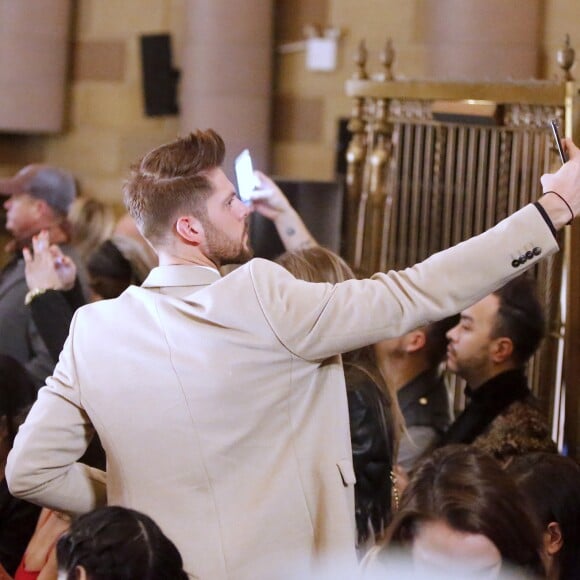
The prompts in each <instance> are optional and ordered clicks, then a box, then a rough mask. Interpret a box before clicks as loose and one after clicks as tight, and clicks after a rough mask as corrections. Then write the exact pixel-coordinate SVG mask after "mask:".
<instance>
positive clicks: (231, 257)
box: [202, 220, 254, 266]
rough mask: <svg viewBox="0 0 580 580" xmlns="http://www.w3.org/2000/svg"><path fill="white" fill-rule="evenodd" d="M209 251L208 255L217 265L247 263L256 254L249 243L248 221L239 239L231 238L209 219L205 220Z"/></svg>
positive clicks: (204, 227)
mask: <svg viewBox="0 0 580 580" xmlns="http://www.w3.org/2000/svg"><path fill="white" fill-rule="evenodd" d="M202 225H203V229H204V232H205V237H206V243H207V251H206V256H207V257H208V258H209V259H210V260H211V261H212V262H213V263H214V264H216V265H217V266H224V265H226V264H245V263H246V262H247V261H248V260H250V259H251V258H252V257H253V256H254V252H253V250H252V248H251V247H250V246H249V245H248V241H247V240H248V222H246V224H245V227H244V231H243V233H242V236H241V238H240V239H239V240H234V239H232V238H229V237H228V236H226V234H224V232H222V231H221V230H219V229H218V228H216V227H215V226H214V225H213V224H212V223H211V222H210V221H209V220H204V221H203V224H202Z"/></svg>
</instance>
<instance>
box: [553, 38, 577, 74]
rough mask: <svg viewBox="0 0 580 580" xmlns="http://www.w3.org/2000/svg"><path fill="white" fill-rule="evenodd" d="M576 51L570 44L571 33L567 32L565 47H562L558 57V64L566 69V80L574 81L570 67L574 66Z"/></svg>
mask: <svg viewBox="0 0 580 580" xmlns="http://www.w3.org/2000/svg"><path fill="white" fill-rule="evenodd" d="M575 55H576V52H575V51H574V49H573V48H572V47H571V46H570V35H569V34H566V40H565V41H564V47H563V48H561V49H560V50H559V51H558V53H557V55H556V58H557V60H558V64H559V65H560V68H561V69H562V70H563V71H564V80H565V81H573V80H574V77H573V76H572V75H571V73H570V69H571V68H572V67H573V66H574V58H575Z"/></svg>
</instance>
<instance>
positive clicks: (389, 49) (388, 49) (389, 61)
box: [379, 38, 395, 81]
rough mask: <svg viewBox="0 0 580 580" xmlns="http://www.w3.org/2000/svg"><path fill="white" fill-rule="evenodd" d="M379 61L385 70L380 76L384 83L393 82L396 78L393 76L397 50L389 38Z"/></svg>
mask: <svg viewBox="0 0 580 580" xmlns="http://www.w3.org/2000/svg"><path fill="white" fill-rule="evenodd" d="M379 60H380V61H381V64H382V65H383V68H384V69H385V70H384V72H383V73H382V74H381V75H380V76H381V80H383V81H392V80H393V79H394V78H395V77H394V76H393V62H394V61H395V49H394V48H393V41H392V39H391V38H387V42H386V43H385V46H384V48H383V50H381V53H380V55H379Z"/></svg>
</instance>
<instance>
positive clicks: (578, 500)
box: [507, 453, 580, 578]
mask: <svg viewBox="0 0 580 580" xmlns="http://www.w3.org/2000/svg"><path fill="white" fill-rule="evenodd" d="M507 472H508V473H509V474H510V475H511V476H512V477H513V478H514V480H515V482H516V484H517V486H518V487H519V489H520V490H522V492H523V493H524V494H525V495H526V496H527V497H528V499H529V505H530V507H531V508H532V510H533V511H534V513H535V514H536V515H537V517H538V519H539V520H540V524H541V525H542V527H543V528H544V529H545V528H547V526H548V524H550V523H551V522H556V523H558V524H559V526H560V530H561V533H562V539H563V541H564V543H563V546H562V549H561V550H560V551H559V552H558V553H557V555H556V556H555V558H554V559H555V560H556V561H557V562H558V567H559V571H560V574H559V577H560V578H580V550H579V549H578V547H579V546H580V466H579V465H578V463H576V462H575V461H574V460H573V459H571V458H569V457H562V456H561V455H556V454H554V453H530V454H528V455H522V456H519V457H514V459H513V461H512V462H511V463H510V465H509V466H508V468H507Z"/></svg>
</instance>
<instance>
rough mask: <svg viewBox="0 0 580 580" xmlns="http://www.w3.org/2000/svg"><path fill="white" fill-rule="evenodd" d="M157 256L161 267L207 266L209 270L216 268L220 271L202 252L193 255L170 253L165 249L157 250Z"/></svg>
mask: <svg viewBox="0 0 580 580" xmlns="http://www.w3.org/2000/svg"><path fill="white" fill-rule="evenodd" d="M157 255H158V257H159V265H160V266H175V265H187V266H205V267H207V268H214V269H215V270H219V267H218V265H217V264H215V263H214V262H213V261H212V260H210V259H209V258H208V257H207V256H205V255H204V254H202V253H201V252H195V253H193V252H191V253H187V254H186V253H181V252H175V251H173V252H170V251H167V250H163V249H157Z"/></svg>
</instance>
